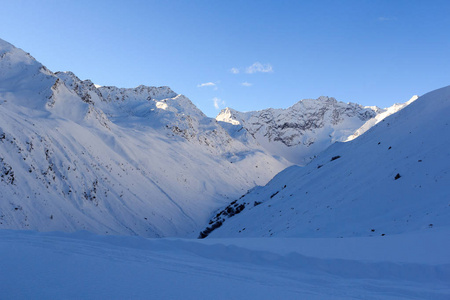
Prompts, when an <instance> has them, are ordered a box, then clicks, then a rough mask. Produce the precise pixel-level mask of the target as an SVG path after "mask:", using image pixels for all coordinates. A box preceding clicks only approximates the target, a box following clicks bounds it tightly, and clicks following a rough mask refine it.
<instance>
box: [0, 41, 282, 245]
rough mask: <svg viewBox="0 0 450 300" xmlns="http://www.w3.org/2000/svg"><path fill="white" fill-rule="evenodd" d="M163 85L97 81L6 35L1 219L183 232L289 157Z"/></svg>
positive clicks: (0, 49)
mask: <svg viewBox="0 0 450 300" xmlns="http://www.w3.org/2000/svg"><path fill="white" fill-rule="evenodd" d="M288 165H289V163H288V162H286V161H284V160H283V159H275V158H273V157H272V156H271V155H269V154H267V153H265V152H264V150H263V149H262V148H261V147H260V148H254V147H253V148H249V147H248V146H246V145H244V144H242V143H241V142H239V141H238V140H236V139H233V138H232V137H230V136H229V134H228V133H227V132H226V131H225V130H224V129H223V128H222V127H221V126H219V125H218V124H217V121H216V120H214V119H210V118H207V117H206V116H205V115H204V114H203V113H202V112H201V111H199V110H198V109H197V108H196V107H195V106H194V105H193V104H192V103H191V101H190V100H189V99H187V98H186V97H185V96H183V95H179V94H176V93H175V92H173V91H172V90H170V88H168V87H146V86H139V87H137V88H134V89H120V88H116V87H98V88H97V87H96V86H95V85H94V84H93V83H92V82H90V81H88V80H87V81H81V80H79V79H78V78H77V77H76V76H75V75H74V74H72V73H70V72H67V73H56V74H54V73H52V72H51V71H49V70H48V69H47V68H45V67H44V66H43V65H41V64H40V63H39V62H37V61H36V60H35V59H34V58H33V57H31V56H30V55H29V54H27V53H25V52H24V51H22V50H20V49H17V48H15V47H14V46H12V45H10V44H8V43H7V42H5V41H2V40H0V228H1V229H4V228H14V229H35V230H40V231H48V230H63V231H76V230H89V231H92V232H95V233H101V234H128V235H135V234H138V235H143V236H152V237H156V236H179V235H186V234H187V233H190V232H193V231H198V228H199V226H200V225H201V224H203V223H204V222H205V221H206V220H207V218H208V217H209V216H210V214H211V211H213V210H215V209H217V208H218V207H220V206H223V205H224V203H226V202H229V198H233V197H236V196H238V195H240V194H242V193H243V192H245V191H246V190H248V189H249V188H251V187H253V186H255V185H261V184H265V183H267V181H269V180H270V179H271V178H272V177H273V176H274V175H275V174H276V173H278V172H279V171H281V170H282V169H284V168H285V167H286V166H288Z"/></svg>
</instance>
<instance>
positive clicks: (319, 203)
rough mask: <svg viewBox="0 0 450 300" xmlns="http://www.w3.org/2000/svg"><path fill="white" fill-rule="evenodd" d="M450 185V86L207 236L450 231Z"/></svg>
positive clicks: (288, 179)
mask: <svg viewBox="0 0 450 300" xmlns="http://www.w3.org/2000/svg"><path fill="white" fill-rule="evenodd" d="M449 182H450V86H449V87H445V88H442V89H439V90H435V91H433V92H430V93H428V94H426V95H424V96H422V97H420V98H419V99H418V100H416V101H415V102H413V103H411V104H410V105H409V106H407V107H406V108H404V109H403V110H401V111H400V112H398V113H397V114H394V115H392V116H390V117H388V118H386V119H384V120H383V121H382V122H380V123H379V124H377V125H376V126H374V127H372V128H371V129H370V130H369V131H367V132H366V133H365V134H364V135H362V136H360V137H359V138H357V139H355V140H353V141H351V142H347V143H336V144H334V145H333V146H331V147H329V148H328V149H327V150H325V151H324V152H323V153H321V154H320V155H319V156H318V157H317V158H316V159H314V160H313V161H312V162H311V163H309V164H308V165H307V166H305V167H297V166H293V167H290V168H288V169H286V170H285V171H282V172H281V173H280V174H278V175H277V176H276V177H275V178H274V179H273V180H272V181H270V183H269V184H267V185H266V186H264V187H260V188H255V189H253V190H252V191H251V192H250V193H248V194H247V195H245V196H244V197H242V198H241V199H239V200H236V201H235V202H233V203H232V204H230V205H229V206H228V207H227V208H226V209H224V210H222V211H221V212H219V213H218V214H217V215H216V216H215V217H214V218H213V219H212V220H211V221H210V224H209V225H208V228H206V229H205V230H204V231H203V232H202V234H201V237H204V236H206V235H208V234H209V233H211V231H212V233H211V234H210V236H212V237H229V236H236V237H261V236H279V237H283V236H287V237H291V236H299V237H350V236H372V235H378V236H379V235H382V236H384V235H391V234H398V233H404V232H410V231H419V230H441V229H442V230H444V229H445V230H447V231H448V230H449V228H450V202H449V201H450V185H449ZM236 213H238V214H236ZM233 215H234V216H233ZM230 216H233V217H231V218H229V217H230ZM219 227H220V228H219ZM214 229H216V230H214Z"/></svg>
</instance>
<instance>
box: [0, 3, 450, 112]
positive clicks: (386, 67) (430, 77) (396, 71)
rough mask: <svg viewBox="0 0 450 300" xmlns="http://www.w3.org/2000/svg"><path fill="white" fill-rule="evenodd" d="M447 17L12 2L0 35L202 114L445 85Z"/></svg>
mask: <svg viewBox="0 0 450 300" xmlns="http://www.w3.org/2000/svg"><path fill="white" fill-rule="evenodd" d="M449 15H450V1H401V0H396V1H380V0H379V1H375V0H373V1H364V0H358V1H283V0H279V1H212V0H210V1H206V0H205V1H195V0H194V1H133V0H131V1H130V0H128V1H85V0H77V1H64V0H59V1H50V0H47V1H20V0H15V1H4V2H3V3H2V5H1V10H0V20H1V26H0V38H2V39H4V40H6V41H8V42H10V43H12V44H14V45H15V46H17V47H19V48H22V49H24V50H25V51H27V52H30V53H31V54H32V55H33V56H34V57H35V58H36V59H37V60H39V61H40V62H42V63H43V64H44V65H46V66H47V67H48V68H49V69H51V70H52V71H66V70H70V71H73V72H74V73H75V74H76V75H77V76H78V77H80V78H81V79H91V80H92V81H93V82H94V83H96V84H100V85H115V86H119V87H135V86H138V85H140V84H144V85H155V86H161V85H168V86H170V87H171V88H172V89H173V90H175V91H176V92H178V93H181V94H184V95H186V96H188V97H189V98H190V99H191V100H192V101H193V102H194V103H195V104H196V105H197V106H198V107H199V108H200V109H201V110H203V111H204V112H205V113H206V114H207V115H208V116H211V117H213V116H215V115H216V114H217V113H218V112H219V110H220V109H221V108H224V107H225V106H229V107H232V108H234V109H237V110H240V111H249V110H258V109H263V108H267V107H275V108H286V107H289V106H291V105H293V104H294V103H295V102H297V101H299V100H301V99H304V98H317V97H319V96H321V95H326V96H332V97H335V98H336V99H338V100H341V101H344V102H357V103H360V104H363V105H378V106H381V107H386V106H390V105H392V104H393V103H395V102H404V101H407V100H408V99H409V98H410V97H411V96H412V95H414V94H419V95H421V94H424V93H426V92H428V91H430V90H433V89H436V88H440V87H443V86H446V85H449V84H450V72H449V70H450V18H449Z"/></svg>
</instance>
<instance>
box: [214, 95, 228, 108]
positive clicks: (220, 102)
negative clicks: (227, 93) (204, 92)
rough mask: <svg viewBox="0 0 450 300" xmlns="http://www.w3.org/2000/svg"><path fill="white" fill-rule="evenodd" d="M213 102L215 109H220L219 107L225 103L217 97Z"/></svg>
mask: <svg viewBox="0 0 450 300" xmlns="http://www.w3.org/2000/svg"><path fill="white" fill-rule="evenodd" d="M213 102H214V108H215V109H220V107H221V106H223V105H225V101H223V100H221V99H219V98H217V97H214V98H213Z"/></svg>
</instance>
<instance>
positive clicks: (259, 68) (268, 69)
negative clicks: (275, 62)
mask: <svg viewBox="0 0 450 300" xmlns="http://www.w3.org/2000/svg"><path fill="white" fill-rule="evenodd" d="M257 72H261V73H272V72H273V68H272V65H271V64H262V63H260V62H259V61H257V62H255V63H254V64H253V65H251V66H250V67H247V68H246V69H245V73H248V74H253V73H257Z"/></svg>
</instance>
